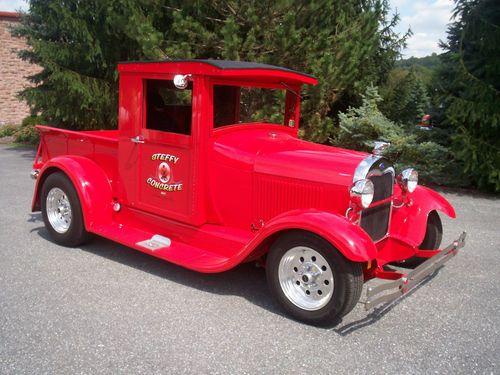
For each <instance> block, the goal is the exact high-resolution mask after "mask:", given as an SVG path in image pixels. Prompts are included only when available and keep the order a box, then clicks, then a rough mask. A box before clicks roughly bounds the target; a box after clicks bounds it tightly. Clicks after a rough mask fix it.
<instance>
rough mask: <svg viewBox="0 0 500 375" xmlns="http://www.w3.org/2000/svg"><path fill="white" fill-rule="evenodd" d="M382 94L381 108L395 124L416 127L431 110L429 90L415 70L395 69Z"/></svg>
mask: <svg viewBox="0 0 500 375" xmlns="http://www.w3.org/2000/svg"><path fill="white" fill-rule="evenodd" d="M382 92H383V97H384V100H383V102H382V104H381V105H380V108H381V110H382V112H383V113H384V114H385V115H386V116H387V117H388V118H389V119H390V120H392V121H394V122H398V123H401V124H406V125H416V124H418V122H419V121H420V119H421V118H422V116H423V115H425V114H426V113H428V112H429V110H430V98H429V95H428V89H427V87H426V85H425V83H424V82H423V81H422V80H421V79H420V78H418V77H417V75H416V74H415V71H414V70H413V69H410V70H409V71H405V70H402V69H400V68H397V69H394V70H393V71H392V72H391V73H390V76H389V80H388V82H387V84H386V86H385V87H384V88H383V90H382Z"/></svg>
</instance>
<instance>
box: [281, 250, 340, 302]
mask: <svg viewBox="0 0 500 375" xmlns="http://www.w3.org/2000/svg"><path fill="white" fill-rule="evenodd" d="M278 280H279V283H280V286H281V289H282V290H283V293H284V294H285V296H286V298H287V299H288V300H289V301H290V302H292V303H293V304H294V305H295V306H297V307H299V308H301V309H304V310H308V311H315V310H319V309H321V308H322V307H324V306H325V305H326V304H327V303H328V302H329V301H330V300H331V298H332V295H333V289H334V286H335V285H334V280H333V273H332V270H331V267H330V264H329V263H328V261H327V260H326V259H325V258H324V257H323V256H322V255H321V254H320V253H319V252H317V251H316V250H314V249H311V248H310V247H305V246H297V247H293V248H291V249H290V250H288V251H287V252H286V253H285V254H284V255H283V257H282V258H281V260H280V262H279V267H278Z"/></svg>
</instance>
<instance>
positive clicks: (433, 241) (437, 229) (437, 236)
mask: <svg viewBox="0 0 500 375" xmlns="http://www.w3.org/2000/svg"><path fill="white" fill-rule="evenodd" d="M442 239H443V225H442V223H441V219H440V217H439V214H438V213H437V212H436V211H431V212H430V213H429V217H428V219H427V227H426V230H425V237H424V240H423V241H422V243H421V244H420V246H419V247H418V248H419V249H420V250H437V249H439V246H441V240H442ZM426 260H427V258H419V257H411V258H409V259H406V260H405V261H404V262H402V263H401V265H402V266H403V267H407V268H415V267H417V266H419V265H421V264H422V263H423V262H425V261H426Z"/></svg>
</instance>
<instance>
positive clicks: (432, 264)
mask: <svg viewBox="0 0 500 375" xmlns="http://www.w3.org/2000/svg"><path fill="white" fill-rule="evenodd" d="M465 237H466V233H465V232H463V233H462V234H461V235H460V237H459V238H458V240H455V241H453V243H451V244H450V245H449V246H447V247H446V248H445V249H443V250H441V251H440V252H439V253H437V254H436V255H434V256H433V257H432V258H429V259H427V260H426V261H425V262H424V263H422V264H421V265H419V266H418V267H417V268H415V269H414V270H412V271H411V272H409V273H408V274H404V275H403V276H401V277H400V278H398V279H396V280H392V281H389V282H386V283H384V284H381V285H378V286H375V287H369V288H368V289H367V291H366V301H365V302H364V304H365V310H370V309H372V308H373V307H375V306H377V305H379V304H381V303H389V302H392V301H394V300H396V299H398V298H399V297H401V296H403V295H404V294H406V293H408V292H409V291H410V290H412V289H413V288H414V287H415V286H417V285H418V284H419V283H420V282H421V281H422V280H424V279H425V278H426V277H427V276H429V275H430V274H432V273H433V272H434V271H435V270H437V269H438V268H439V267H441V266H442V265H443V264H445V263H446V262H447V261H448V260H450V259H451V258H452V257H454V256H455V255H456V254H457V253H458V250H459V249H461V248H462V247H464V245H465Z"/></svg>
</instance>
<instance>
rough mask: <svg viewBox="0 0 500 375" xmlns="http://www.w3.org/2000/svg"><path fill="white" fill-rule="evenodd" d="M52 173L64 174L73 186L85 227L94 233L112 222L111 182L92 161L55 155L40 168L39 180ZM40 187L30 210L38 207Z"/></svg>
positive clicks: (37, 187)
mask: <svg viewBox="0 0 500 375" xmlns="http://www.w3.org/2000/svg"><path fill="white" fill-rule="evenodd" d="M55 171H62V172H64V173H65V174H66V175H67V176H68V177H69V178H70V180H71V182H72V183H73V186H74V187H75V189H76V191H77V193H78V197H79V198H80V204H81V206H82V212H83V217H84V223H85V228H86V229H87V230H88V231H91V232H92V231H94V229H95V228H96V227H98V226H99V225H102V224H104V223H110V222H111V220H112V217H111V215H112V204H113V195H112V187H111V181H110V180H109V178H108V176H107V175H106V173H105V172H104V170H103V168H101V167H100V166H98V165H97V164H96V163H95V162H94V161H93V160H90V159H88V158H86V157H82V156H76V155H68V156H56V157H55V158H52V159H50V160H49V161H48V162H46V163H45V164H44V165H43V168H42V169H41V171H40V177H39V181H42V182H43V181H44V180H45V178H46V176H48V175H49V174H50V173H53V172H55ZM40 190H41V184H40V183H38V184H37V185H36V188H35V196H34V197H35V198H34V200H33V205H32V206H33V209H36V208H38V207H39V199H40V193H41V191H40Z"/></svg>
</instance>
